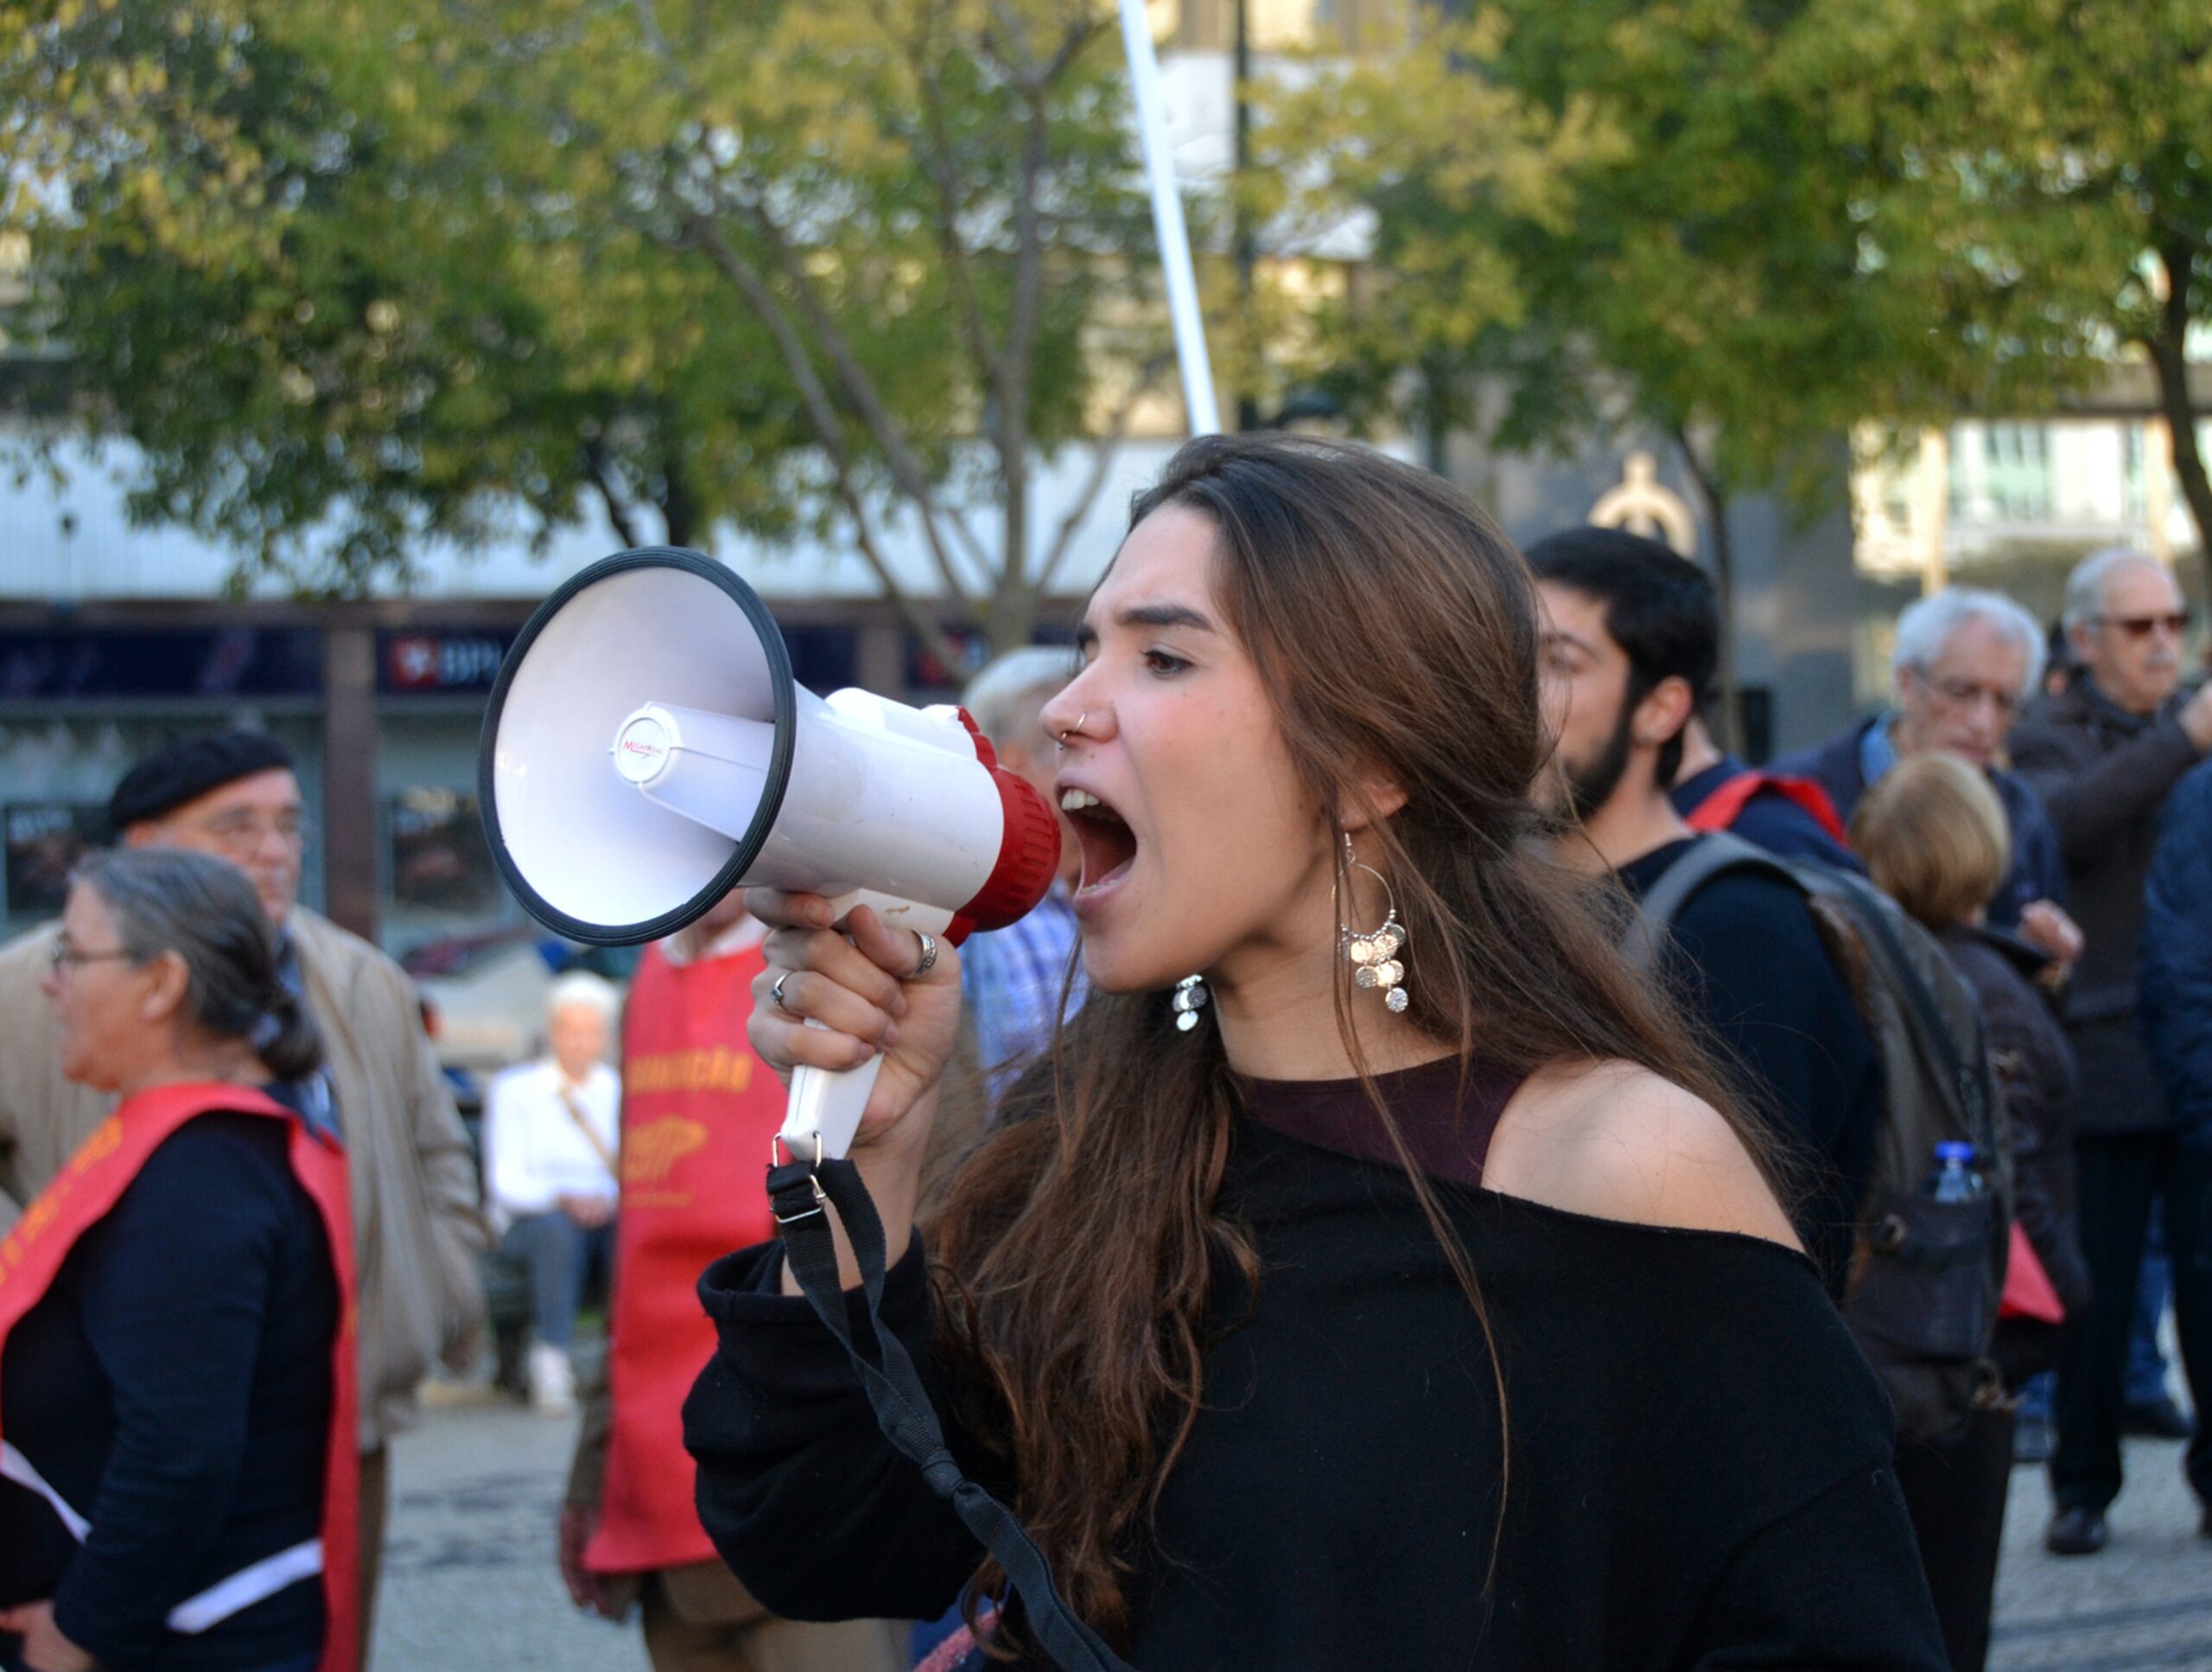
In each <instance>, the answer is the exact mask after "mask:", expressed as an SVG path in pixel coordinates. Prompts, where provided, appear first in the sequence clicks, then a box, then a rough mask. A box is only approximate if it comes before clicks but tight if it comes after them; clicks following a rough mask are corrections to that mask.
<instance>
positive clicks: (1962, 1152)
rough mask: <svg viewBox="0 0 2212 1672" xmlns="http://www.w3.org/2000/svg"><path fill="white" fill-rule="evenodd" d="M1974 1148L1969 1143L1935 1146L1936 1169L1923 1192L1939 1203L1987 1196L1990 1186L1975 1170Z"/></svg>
mask: <svg viewBox="0 0 2212 1672" xmlns="http://www.w3.org/2000/svg"><path fill="white" fill-rule="evenodd" d="M1974 1154H1975V1152H1974V1146H1973V1145H1972V1144H1967V1143H1942V1144H1938V1145H1936V1170H1935V1172H1933V1173H1929V1175H1928V1179H1927V1182H1926V1183H1924V1184H1923V1185H1922V1186H1921V1187H1920V1193H1921V1194H1922V1195H1923V1196H1925V1197H1927V1198H1929V1199H1930V1200H1931V1201H1936V1202H1972V1201H1975V1200H1977V1199H1979V1198H1980V1197H1982V1196H1985V1195H1986V1194H1987V1193H1988V1191H1989V1185H1988V1182H1987V1181H1986V1179H1983V1178H1982V1176H1981V1174H1980V1173H1978V1172H1976V1171H1975V1170H1974Z"/></svg>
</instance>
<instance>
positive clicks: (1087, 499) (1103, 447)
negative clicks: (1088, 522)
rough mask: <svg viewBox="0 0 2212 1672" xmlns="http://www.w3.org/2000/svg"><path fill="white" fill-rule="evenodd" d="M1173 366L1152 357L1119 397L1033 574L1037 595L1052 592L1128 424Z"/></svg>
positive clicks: (1166, 358)
mask: <svg viewBox="0 0 2212 1672" xmlns="http://www.w3.org/2000/svg"><path fill="white" fill-rule="evenodd" d="M1174 363H1175V357H1174V356H1173V354H1155V355H1154V356H1153V357H1152V358H1151V359H1148V360H1147V361H1146V362H1145V363H1144V365H1143V366H1141V367H1140V368H1139V369H1138V372H1137V377H1136V380H1135V382H1134V383H1132V384H1131V385H1129V391H1128V394H1126V395H1124V396H1123V397H1122V403H1121V404H1120V405H1119V406H1118V407H1116V409H1115V411H1114V416H1113V418H1112V420H1111V421H1110V422H1109V423H1108V425H1107V428H1106V433H1105V434H1104V435H1101V436H1099V437H1098V438H1097V440H1096V442H1094V443H1093V444H1092V445H1093V448H1094V449H1095V450H1094V451H1093V453H1092V455H1091V459H1090V474H1089V475H1088V476H1086V477H1084V481H1083V486H1082V487H1081V488H1079V489H1078V490H1077V493H1076V496H1075V500H1074V503H1073V504H1071V505H1070V506H1069V507H1068V513H1067V515H1066V516H1065V517H1063V518H1060V526H1059V528H1058V531H1056V532H1055V533H1054V534H1053V536H1052V546H1051V547H1050V549H1049V550H1046V554H1045V562H1044V564H1043V566H1042V567H1041V568H1040V569H1039V570H1038V571H1037V594H1038V596H1039V597H1040V598H1041V597H1047V596H1049V595H1050V594H1051V593H1052V578H1053V576H1055V575H1058V573H1059V569H1060V564H1061V563H1063V562H1064V561H1065V559H1066V557H1067V555H1068V553H1069V552H1070V551H1071V550H1073V549H1074V547H1075V537H1076V531H1077V529H1079V528H1081V527H1082V526H1083V524H1084V519H1085V518H1088V517H1089V516H1090V508H1091V506H1092V505H1095V504H1096V502H1097V499H1098V496H1099V494H1100V493H1103V492H1104V491H1105V487H1106V479H1107V477H1108V476H1109V475H1110V474H1112V472H1113V468H1114V462H1115V461H1116V459H1118V458H1119V457H1120V456H1121V452H1122V443H1123V442H1126V441H1128V438H1129V421H1130V419H1131V418H1133V417H1134V416H1135V415H1136V410H1137V408H1138V406H1139V405H1140V404H1142V402H1143V401H1144V398H1145V397H1147V395H1149V394H1151V393H1152V391H1154V389H1155V388H1156V387H1158V385H1159V383H1160V375H1161V373H1163V372H1166V369H1167V368H1168V367H1169V366H1173V364H1174Z"/></svg>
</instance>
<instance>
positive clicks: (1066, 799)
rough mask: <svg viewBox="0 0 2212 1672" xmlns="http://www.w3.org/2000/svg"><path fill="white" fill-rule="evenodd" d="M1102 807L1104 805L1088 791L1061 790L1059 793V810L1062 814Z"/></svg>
mask: <svg viewBox="0 0 2212 1672" xmlns="http://www.w3.org/2000/svg"><path fill="white" fill-rule="evenodd" d="M1103 805H1104V804H1103V802H1101V801H1100V800H1099V799H1098V798H1097V797H1096V796H1095V795H1093V794H1091V793H1090V791H1088V790H1063V791H1060V810H1061V811H1063V812H1070V813H1079V812H1081V811H1083V810H1084V808H1086V807H1097V806H1103Z"/></svg>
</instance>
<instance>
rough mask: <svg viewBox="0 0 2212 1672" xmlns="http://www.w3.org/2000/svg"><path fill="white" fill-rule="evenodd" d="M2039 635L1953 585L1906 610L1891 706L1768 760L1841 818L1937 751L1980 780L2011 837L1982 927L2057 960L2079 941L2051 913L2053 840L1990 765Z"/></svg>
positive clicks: (2056, 886) (2027, 685) (2025, 793)
mask: <svg viewBox="0 0 2212 1672" xmlns="http://www.w3.org/2000/svg"><path fill="white" fill-rule="evenodd" d="M2043 664H2044V636H2043V629H2042V628H2041V627H2039V626H2037V625H2036V620H2035V617H2033V616H2032V615H2030V614H2029V613H2027V611H2025V610H2024V609H2022V608H2021V607H2019V606H2018V604H2016V603H2014V602H2013V601H2012V600H2011V599H2010V598H2007V597H2005V595H2004V594H2001V593H1995V592H1983V591H1980V590H1977V589H1975V588H1970V587H1954V588H1950V589H1948V591H1944V592H1939V593H1936V594H1934V595H1932V596H1930V597H1927V598H1923V599H1921V600H1920V601H1917V602H1916V603H1914V604H1911V605H1910V606H1908V607H1907V608H1906V609H1905V611H1904V613H1903V614H1902V615H1900V616H1899V617H1898V618H1897V649H1896V652H1895V653H1894V654H1893V655H1892V656H1891V663H1890V667H1891V679H1892V681H1893V682H1894V689H1895V691H1896V705H1895V706H1894V707H1893V708H1891V709H1889V710H1887V711H1886V712H1885V713H1882V714H1878V715H1875V716H1874V717H1873V718H1872V719H1871V720H1862V721H1859V722H1856V723H1854V724H1853V725H1852V726H1850V727H1849V728H1847V729H1845V730H1844V731H1841V732H1839V733H1838V734H1836V735H1835V736H1834V737H1831V738H1829V739H1828V740H1827V741H1826V742H1824V743H1820V744H1816V745H1815V746H1814V747H1812V748H1809V749H1805V750H1802V751H1800V752H1799V753H1796V754H1793V755H1787V756H1785V757H1783V759H1782V760H1777V761H1776V762H1775V763H1774V767H1773V770H1774V771H1776V772H1783V773H1788V774H1791V775H1794V776H1797V777H1803V778H1810V779H1814V780H1815V781H1816V782H1817V783H1819V785H1821V788H1822V789H1824V790H1826V791H1827V792H1828V799H1829V800H1831V801H1833V802H1834V804H1835V810H1836V811H1837V813H1838V814H1839V815H1840V816H1841V817H1842V818H1843V820H1844V822H1845V823H1849V822H1850V820H1851V815H1852V811H1853V809H1854V808H1855V807H1857V806H1858V805H1859V797H1860V796H1862V795H1864V794H1865V793H1866V789H1867V786H1868V785H1871V784H1873V783H1875V782H1876V781H1878V779H1880V778H1881V777H1882V776H1883V774H1885V772H1888V771H1889V770H1890V768H1891V767H1892V766H1895V765H1897V761H1898V760H1900V759H1902V758H1903V757H1904V756H1906V755H1909V754H1918V753H1921V752H1922V751H1923V750H1927V749H1942V750H1945V751H1948V753H1952V754H1957V755H1963V756H1965V757H1966V759H1967V760H1970V761H1972V762H1973V763H1974V765H1975V766H1980V768H1981V769H1982V770H1983V771H1984V772H1986V773H1988V774H1989V781H1990V785H1991V786H1992V787H1993V788H1994V789H1995V790H1996V791H1997V795H1998V799H1999V800H2000V801H2001V802H2003V803H2004V804H2005V822H2006V823H2007V824H2008V825H2010V827H2011V830H2012V871H2011V872H2010V874H2007V876H2006V877H2005V883H2004V886H2003V887H2001V888H1999V890H1998V893H1997V897H1996V899H1994V900H1992V901H1991V902H1990V904H1989V921H1990V924H1991V926H1993V927H1994V928H1998V929H2010V930H2016V931H2018V932H2019V933H2020V934H2021V935H2022V936H2023V937H2024V938H2026V939H2028V940H2030V941H2031V942H2033V943H2034V944H2036V945H2037V947H2039V948H2040V949H2041V950H2043V951H2044V952H2045V953H2046V954H2048V955H2049V956H2050V957H2053V958H2054V959H2056V960H2057V961H2058V962H2060V963H2065V962H2067V961H2069V960H2070V959H2071V958H2073V957H2075V956H2076V955H2077V954H2078V953H2079V952H2080V951H2081V950H2082V944H2081V935H2080V931H2077V930H2076V929H2075V926H2074V924H2073V922H2072V920H2071V919H2069V918H2068V917H2067V915H2066V913H2065V912H2063V911H2062V910H2060V909H2059V902H2061V901H2062V900H2064V898H2065V892H2066V871H2065V866H2064V864H2063V862H2062V861H2061V860H2060V857H2059V849H2058V836H2057V833H2056V831H2055V830H2052V829H2051V823H2050V817H2049V816H2048V815H2047V814H2046V813H2045V812H2044V807H2043V804H2042V802H2041V801H2040V800H2038V799H2037V796H2036V792H2035V791H2033V790H2032V789H2031V788H2030V787H2029V785H2028V784H2027V783H2026V782H2025V780H2024V779H2021V778H2020V777H2019V776H2018V774H2017V773H2014V772H2007V771H2006V770H2005V768H2004V767H2003V766H1999V764H1998V761H1999V757H2000V756H2001V755H2002V753H2003V752H2004V749H2005V740H2006V738H2007V737H2008V735H2009V734H2011V732H2012V722H2013V721H2014V720H2015V719H2017V718H2018V715H2019V712H2020V708H2021V705H2022V704H2023V703H2024V702H2026V700H2027V699H2028V697H2029V696H2031V694H2032V693H2033V692H2034V691H2035V690H2037V688H2038V684H2039V682H2040V681H2041V679H2042V677H2043Z"/></svg>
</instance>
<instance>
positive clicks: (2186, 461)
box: [2144, 244, 2212, 596]
mask: <svg viewBox="0 0 2212 1672" xmlns="http://www.w3.org/2000/svg"><path fill="white" fill-rule="evenodd" d="M2193 253H2194V252H2193V251H2191V250H2190V247H2189V245H2185V244H2183V245H2167V246H2165V247H2164V248H2162V249H2161V250H2160V251H2158V259H2159V261H2160V263H2161V264H2163V265H2164V268H2165V272H2166V296H2165V301H2164V302H2163V303H2162V304H2161V305H2160V307H2159V310H2158V334H2157V335H2156V336H2155V337H2154V338H2152V339H2148V340H2145V343H2144V346H2145V348H2146V349H2148V350H2149V351H2150V355H2151V364H2152V367H2153V368H2155V370H2156V371H2157V372H2158V408H2159V410H2160V411H2161V412H2162V413H2163V414H2164V417H2165V420H2166V433H2167V435H2168V436H2169V437H2170V438H2171V442H2172V447H2173V455H2174V474H2175V476H2176V477H2177V478H2178V479H2179V480H2180V482H2181V492H2182V497H2183V499H2186V500H2188V501H2189V515H2190V520H2191V521H2192V522H2194V523H2195V524H2196V561H2197V565H2198V567H2199V568H2200V569H2202V572H2203V575H2204V581H2205V589H2206V593H2207V595H2208V596H2212V478H2209V477H2208V476H2207V475H2206V474H2205V468H2204V455H2203V452H2202V449H2201V448H2198V446H2197V444H2196V403H2195V402H2194V401H2192V400H2191V399H2190V389H2189V353H2188V341H2189V305H2190V257H2191V256H2192V254H2193Z"/></svg>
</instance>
